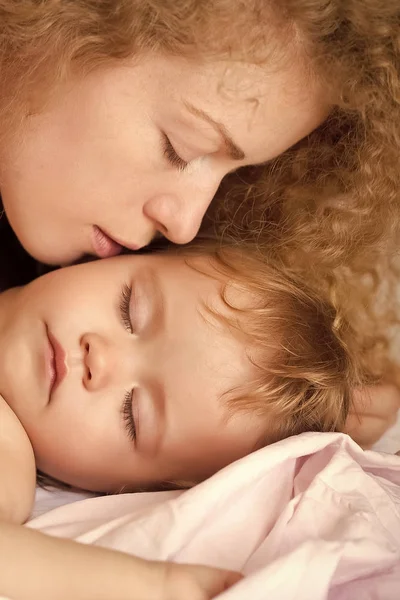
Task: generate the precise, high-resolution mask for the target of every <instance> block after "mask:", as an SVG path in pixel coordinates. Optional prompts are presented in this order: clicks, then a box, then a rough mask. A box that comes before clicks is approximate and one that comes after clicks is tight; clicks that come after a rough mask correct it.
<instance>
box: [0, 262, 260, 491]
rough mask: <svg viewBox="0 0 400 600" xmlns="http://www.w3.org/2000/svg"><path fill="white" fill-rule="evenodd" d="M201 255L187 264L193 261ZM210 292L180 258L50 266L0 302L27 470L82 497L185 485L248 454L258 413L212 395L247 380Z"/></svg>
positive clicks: (214, 290) (249, 371)
mask: <svg viewBox="0 0 400 600" xmlns="http://www.w3.org/2000/svg"><path fill="white" fill-rule="evenodd" d="M205 260H207V261H208V259H196V261H197V265H199V266H201V265H202V264H203V265H204V261H205ZM220 289H221V282H220V281H217V280H216V279H214V278H212V277H210V276H207V275H204V274H202V273H199V272H198V271H197V270H196V269H194V268H192V267H191V266H188V265H187V264H186V263H185V260H184V259H183V258H180V257H171V256H167V255H152V256H150V255H146V256H123V257H118V258H114V259H109V260H105V261H99V262H93V263H88V264H84V265H80V266H75V267H70V268H68V269H62V270H59V271H56V272H54V273H51V274H49V275H46V276H45V277H42V278H40V279H38V280H36V281H34V282H33V283H31V284H30V285H29V286H27V287H25V288H20V289H15V290H10V291H9V292H6V293H5V294H3V295H2V296H1V297H0V347H1V349H2V351H1V356H0V394H2V395H3V396H4V398H5V400H6V401H7V402H8V404H9V405H10V406H11V408H12V409H13V410H14V412H15V413H16V414H17V416H18V417H19V419H20V421H21V422H22V424H23V426H24V427H25V429H26V432H27V434H28V436H29V438H30V440H31V443H32V445H33V449H34V452H35V456H36V460H37V466H38V468H40V469H41V470H43V471H44V472H46V473H48V474H49V475H52V476H54V477H56V478H58V479H61V480H62V481H66V482H68V483H71V484H73V485H76V486H79V487H83V488H87V489H93V490H96V491H103V490H104V491H115V490H118V489H119V488H120V487H121V486H129V487H131V488H135V487H140V486H143V487H146V486H149V485H152V484H157V483H159V482H164V481H165V482H173V481H175V480H190V481H192V480H198V479H201V478H204V477H207V476H208V475H210V474H212V473H213V472H215V471H216V470H218V469H219V468H221V467H222V466H224V465H226V464H228V463H230V462H232V461H233V460H236V459H237V458H239V457H241V456H243V455H245V454H247V453H248V452H250V451H251V450H252V449H253V447H254V446H255V444H256V442H257V440H258V439H259V437H260V435H261V434H262V432H263V423H262V422H261V419H260V418H259V417H255V416H252V415H245V414H238V415H233V416H232V415H231V413H230V411H229V409H228V408H227V406H226V402H225V400H224V398H222V396H223V394H224V392H227V391H229V390H231V389H232V388H234V387H235V386H237V385H240V384H242V383H244V382H245V381H246V380H248V379H249V378H250V377H253V376H254V373H253V369H255V367H254V366H253V365H251V363H250V361H249V359H248V357H247V354H246V349H245V348H244V347H243V345H242V343H241V342H240V341H239V340H238V339H236V338H235V337H234V336H233V335H232V333H229V331H228V330H227V327H226V326H224V325H223V324H222V323H221V322H220V321H219V320H218V319H216V318H214V317H211V316H210V315H209V313H208V311H207V310H206V309H205V307H204V303H206V304H207V305H210V306H212V307H213V308H215V309H220V310H221V312H222V313H224V312H225V314H226V311H227V310H228V309H227V308H226V307H225V306H224V305H223V302H222V300H221V298H220Z"/></svg>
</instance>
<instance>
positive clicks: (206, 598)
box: [154, 562, 242, 600]
mask: <svg viewBox="0 0 400 600" xmlns="http://www.w3.org/2000/svg"><path fill="white" fill-rule="evenodd" d="M154 564H155V565H157V567H156V568H158V569H159V568H161V571H162V575H161V577H162V580H161V590H162V592H161V595H160V596H159V597H158V596H157V599H158V598H159V600H189V599H190V600H211V598H215V597H216V596H218V594H221V593H222V592H223V591H224V590H227V589H228V588H230V587H231V586H232V585H234V584H235V583H237V582H238V581H239V580H240V579H242V575H240V574H239V573H235V572H233V571H226V570H223V569H215V568H213V567H203V566H198V565H180V564H176V563H171V562H166V563H154Z"/></svg>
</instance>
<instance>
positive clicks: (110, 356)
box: [80, 333, 117, 391]
mask: <svg viewBox="0 0 400 600" xmlns="http://www.w3.org/2000/svg"><path fill="white" fill-rule="evenodd" d="M80 345H81V349H82V352H83V367H84V371H83V384H84V386H85V387H86V389H87V390H89V391H98V390H101V389H103V388H105V387H107V386H109V385H111V384H112V383H113V380H114V379H115V377H116V366H117V364H116V363H117V358H116V352H115V350H114V349H113V348H112V346H111V345H110V344H109V343H108V342H107V340H106V339H105V338H104V337H102V336H100V335H98V334H96V333H87V334H85V335H83V336H82V338H81V343H80Z"/></svg>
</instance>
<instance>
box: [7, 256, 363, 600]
mask: <svg viewBox="0 0 400 600" xmlns="http://www.w3.org/2000/svg"><path fill="white" fill-rule="evenodd" d="M336 321H338V322H337V323H336ZM336 321H335V311H334V310H333V308H332V307H331V306H329V305H327V304H325V303H324V302H323V301H321V300H320V299H317V298H315V297H314V296H313V295H312V294H311V293H310V292H309V291H308V290H306V289H305V288H304V287H302V286H301V285H300V284H299V283H298V282H296V281H295V280H294V279H291V278H290V277H288V276H286V275H284V274H283V273H281V272H280V271H279V270H278V269H276V268H275V267H274V266H273V265H272V264H271V265H269V266H266V265H265V262H264V260H260V258H259V257H258V256H257V254H255V253H254V251H250V250H248V249H245V248H242V249H233V248H231V249H229V248H225V249H224V248H218V249H216V248H215V247H214V246H213V245H207V244H205V245H203V246H202V245H200V244H197V245H196V246H193V247H192V248H187V247H186V248H182V249H174V250H169V251H168V252H160V253H155V254H142V255H135V256H132V255H127V256H121V257H117V258H112V259H109V260H103V261H99V262H91V263H87V264H82V265H78V266H73V267H68V268H65V269H61V270H58V271H54V272H52V273H49V274H47V275H45V276H43V277H41V278H39V279H36V280H35V281H33V282H32V283H30V284H29V285H27V286H25V287H20V288H13V289H10V290H8V291H6V292H4V293H3V294H1V295H0V347H1V355H0V394H1V396H2V398H0V419H1V421H0V423H1V429H0V474H1V482H2V483H1V490H0V520H2V521H3V523H2V524H0V535H3V538H2V539H4V540H7V549H5V550H1V549H0V563H1V564H2V565H3V566H2V574H1V575H0V595H1V594H9V595H10V596H12V597H13V598H20V597H21V598H24V597H27V596H26V590H27V589H29V590H30V593H29V598H30V599H32V600H33V599H34V598H36V597H38V598H39V597H40V598H47V597H49V598H52V600H53V599H54V598H64V597H65V598H71V597H73V598H81V597H82V598H89V597H90V598H91V597H93V598H96V599H97V598H102V597H107V596H105V595H104V596H103V595H99V593H100V592H99V590H101V589H102V586H104V582H103V583H102V579H104V578H107V573H111V571H110V569H113V570H115V569H118V568H119V567H118V566H116V564H117V565H118V564H119V563H120V564H121V569H120V571H121V572H123V564H124V561H128V560H129V561H138V562H139V563H140V565H139V567H136V563H135V567H132V572H131V571H129V572H130V575H129V577H128V578H126V579H125V580H124V576H123V575H121V577H122V579H121V580H120V585H121V593H120V594H119V595H118V593H116V591H115V590H113V593H112V598H113V600H118V599H119V598H136V597H138V598H139V597H149V598H153V597H154V598H156V597H157V598H159V597H160V598H180V597H182V598H183V597H186V598H188V597H193V598H194V597H195V596H194V594H192V593H189V592H187V591H186V594H185V595H183V592H179V593H178V592H177V593H176V594H172V593H171V591H170V590H169V588H165V589H164V587H163V586H161V588H160V590H159V594H160V595H156V593H155V592H154V590H152V588H151V585H152V584H151V585H150V583H149V580H148V575H146V573H148V571H149V566H148V565H147V566H143V564H144V563H146V561H139V559H134V557H127V556H125V555H119V554H118V553H113V552H108V551H107V552H106V551H105V550H101V549H99V548H91V547H85V548H84V549H83V548H82V547H80V546H79V545H77V544H73V543H71V542H68V543H67V542H66V541H65V540H53V539H51V540H50V539H49V538H46V536H43V535H41V534H40V533H37V532H33V531H29V530H27V529H25V528H24V529H22V528H21V527H20V526H19V524H20V523H23V522H24V521H25V520H26V518H27V517H28V516H29V512H30V510H31V506H32V501H33V494H34V487H35V475H36V468H37V469H39V470H40V471H41V472H42V473H44V474H46V476H47V477H49V478H50V479H54V481H61V482H65V483H67V484H70V485H72V486H75V487H79V488H83V489H87V490H93V491H96V492H119V491H127V490H146V489H155V488H160V487H162V488H165V487H168V486H188V485H193V484H195V483H197V482H199V481H201V480H203V479H205V478H207V477H209V476H210V475H212V474H213V473H215V472H216V471H217V470H218V469H220V468H222V467H223V466H225V465H227V464H229V463H231V462H232V461H235V460H237V459H239V458H240V457H243V456H244V455H246V454H248V453H250V452H251V451H252V450H254V449H256V448H260V447H262V446H263V445H266V444H268V443H271V442H274V441H276V440H278V439H281V438H284V437H287V436H289V435H293V434H297V433H301V432H303V431H309V430H317V431H331V430H337V429H341V428H342V427H343V425H344V422H345V419H346V416H347V412H348V405H349V398H350V391H351V388H352V387H353V386H354V385H355V384H356V375H357V374H356V369H355V367H354V364H353V361H352V359H351V357H350V355H349V353H348V351H347V350H346V346H345V344H344V341H343V339H342V332H341V327H340V321H339V320H336ZM3 527H4V530H3ZM25 535H26V536H27V537H26V539H25ZM4 545H5V544H3V546H4ZM64 546H65V547H64ZM10 547H11V548H14V551H15V553H14V555H13V553H12V551H11V554H10ZM22 548H24V550H23V551H22ZM65 553H67V554H68V556H69V562H68V561H67V562H64V559H63V558H62V557H64V556H66V554H65ZM85 553H86V554H85ZM102 553H104V555H106V556H103V555H102ZM83 559H84V560H85V561H87V562H86V563H85V564H86V565H87V577H88V581H89V578H90V577H91V576H92V577H93V573H92V574H91V573H90V570H91V569H93V572H96V577H95V578H94V579H95V582H91V583H90V584H89V583H88V585H89V586H90V585H93V586H95V587H94V588H93V591H92V592H91V593H92V595H90V593H87V594H86V595H82V592H81V591H78V590H76V589H75V588H73V587H72V588H71V586H73V585H74V584H73V581H72V580H73V578H72V579H71V574H72V573H73V572H74V568H75V566H77V565H78V564H81V563H80V561H82V560H83ZM57 561H60V562H57ZM75 563H76V564H75ZM142 563H143V564H142ZM61 565H62V566H61ZM74 565H75V566H74ZM153 566H154V565H153ZM17 567H18V569H20V570H23V571H24V573H25V576H24V578H23V579H21V580H18V581H17V582H16V581H14V580H12V579H11V575H10V574H9V573H12V572H13V570H14V572H15V569H16V568H17ZM44 567H46V572H45V575H44V571H43V578H42V580H41V579H40V575H38V573H40V572H41V569H44ZM154 568H155V567H154ZM157 568H160V567H157ZM170 568H171V569H172V570H173V572H174V573H175V575H174V577H175V580H174V584H173V585H174V586H176V579H178V580H179V577H181V576H182V572H183V577H184V578H186V579H190V582H191V585H193V586H197V587H193V590H194V589H196V590H198V589H200V588H201V589H202V590H203V595H201V596H200V595H199V596H198V597H199V598H209V597H210V598H211V597H212V596H213V594H214V593H217V592H218V591H221V590H222V589H224V586H227V585H230V583H232V582H233V581H235V580H236V579H235V576H234V575H232V574H230V573H226V572H223V571H221V572H220V571H217V570H213V569H209V570H207V569H206V568H200V567H199V568H198V569H199V571H197V570H196V568H195V567H183V566H178V565H175V566H174V567H170ZM185 568H187V569H191V570H190V572H188V571H184V569H185ZM99 569H100V570H101V571H102V576H101V577H99V575H98V573H99ZM135 569H136V570H135ZM146 569H147V570H146ZM174 569H175V571H174ZM202 569H203V570H202ZM128 570H129V569H128ZM150 570H151V569H150ZM182 570H183V571H182ZM49 571H51V573H52V574H51V575H49ZM112 572H114V571H112ZM133 572H135V577H138V578H139V579H140V578H142V579H141V581H147V584H148V585H149V586H150V588H149V590H152V591H151V594H150V591H149V590H148V593H147V595H145V594H142V596H141V595H140V593H139V592H141V589H140V588H139V587H137V590H138V593H137V594H135V593H133V592H132V587H131V586H132V577H133V575H132V573H133ZM199 573H200V575H199ZM204 573H206V575H207V577H206V579H207V582H209V581H212V584H209V583H207V585H205V584H203V581H204V577H205V576H204ZM142 576H143V577H142ZM146 577H147V579H146ZM143 578H144V579H143ZM43 580H45V581H46V588H43ZM32 581H33V582H36V585H37V586H38V587H37V589H36V588H35V587H34V586H35V583H32ZM40 581H42V583H40ZM124 581H125V583H124ZM151 581H153V579H151ZM157 581H158V583H157ZM28 582H29V583H28ZM154 582H155V583H154V585H158V584H159V580H157V577H155V579H154ZM216 582H217V584H216ZM128 584H129V585H128ZM124 585H125V587H124ZM138 585H139V584H138ZM24 586H26V587H24ZM96 586H97V587H96ZM207 586H208V587H207ZM128 587H129V593H126V592H125V591H124V590H128ZM178 588H179V585H178ZM44 589H46V590H47V589H48V590H49V591H48V595H46V593H45V591H44ZM89 589H90V590H92V588H89ZM104 589H106V588H104V587H103V591H102V593H103V594H105V592H104ZM143 589H146V588H143ZM171 589H172V588H171ZM174 589H175V588H174ZM182 589H184V588H182ZM190 589H191V588H190ZM24 590H25V591H24ZM32 590H36V595H35V593H34V591H32ZM153 592H154V593H153ZM80 594H81V595H80ZM109 597H111V596H108V598H109ZM196 597H197V596H196Z"/></svg>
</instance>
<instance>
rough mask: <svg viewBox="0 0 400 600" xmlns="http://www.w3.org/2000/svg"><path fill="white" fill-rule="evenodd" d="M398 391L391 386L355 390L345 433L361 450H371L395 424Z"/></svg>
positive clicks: (399, 403)
mask: <svg viewBox="0 0 400 600" xmlns="http://www.w3.org/2000/svg"><path fill="white" fill-rule="evenodd" d="M399 409H400V391H399V390H398V388H397V387H395V386H394V385H391V384H382V385H377V386H374V387H370V388H366V389H365V390H361V391H359V390H356V391H355V392H354V396H353V407H352V408H351V410H350V413H349V416H348V418H347V421H346V427H345V432H346V433H348V434H349V435H350V436H351V437H352V438H353V439H354V441H356V442H357V444H359V445H360V446H362V447H363V448H371V447H372V446H373V445H374V444H376V442H378V441H379V440H380V439H381V437H382V436H383V435H384V433H385V432H386V431H387V430H388V429H390V427H392V425H394V424H395V422H396V419H397V414H398V411H399Z"/></svg>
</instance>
